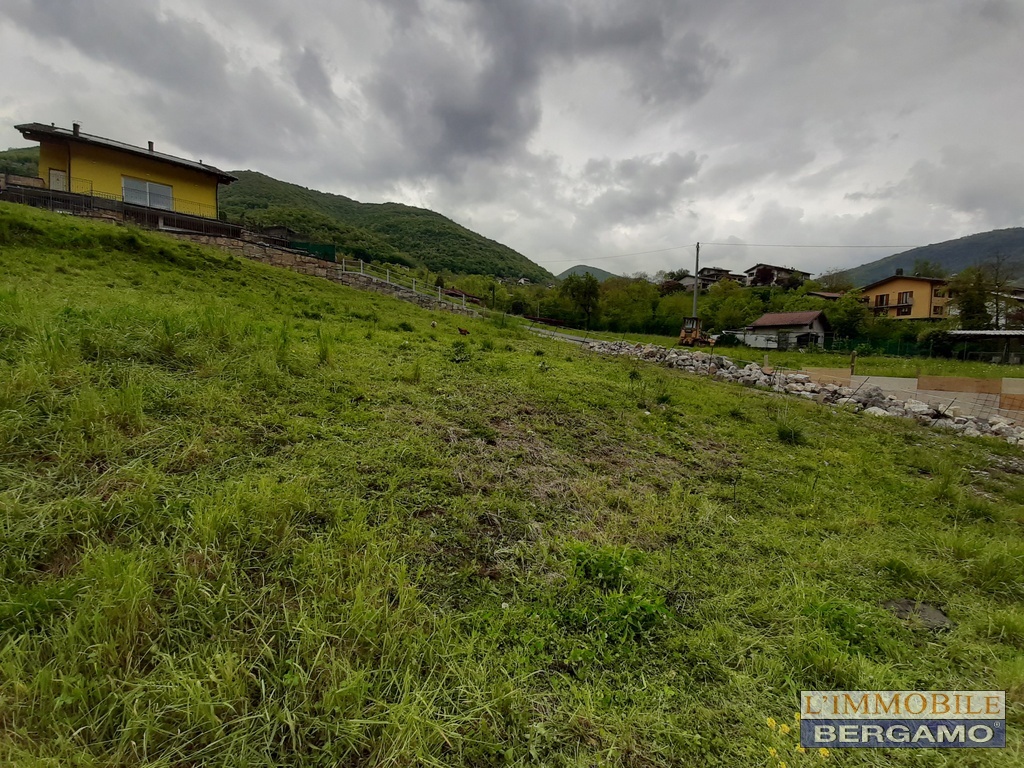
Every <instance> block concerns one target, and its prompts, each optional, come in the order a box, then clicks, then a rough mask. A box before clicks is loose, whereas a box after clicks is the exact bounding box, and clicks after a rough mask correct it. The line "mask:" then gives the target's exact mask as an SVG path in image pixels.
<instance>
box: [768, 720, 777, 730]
mask: <svg viewBox="0 0 1024 768" xmlns="http://www.w3.org/2000/svg"><path fill="white" fill-rule="evenodd" d="M775 726H776V722H775V718H774V717H769V718H768V727H769V728H775Z"/></svg>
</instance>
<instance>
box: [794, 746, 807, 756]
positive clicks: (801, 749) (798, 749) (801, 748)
mask: <svg viewBox="0 0 1024 768" xmlns="http://www.w3.org/2000/svg"><path fill="white" fill-rule="evenodd" d="M796 751H797V752H799V753H800V754H801V755H802V754H804V753H805V752H807V750H806V749H804V748H803V747H797V748H796Z"/></svg>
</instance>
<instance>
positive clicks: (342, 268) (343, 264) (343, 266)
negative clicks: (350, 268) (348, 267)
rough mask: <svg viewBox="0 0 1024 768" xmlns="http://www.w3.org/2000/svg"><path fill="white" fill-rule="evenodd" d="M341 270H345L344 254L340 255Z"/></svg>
mask: <svg viewBox="0 0 1024 768" xmlns="http://www.w3.org/2000/svg"><path fill="white" fill-rule="evenodd" d="M341 271H342V272H344V271H345V257H344V256H342V257H341Z"/></svg>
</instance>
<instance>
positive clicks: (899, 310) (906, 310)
mask: <svg viewBox="0 0 1024 768" xmlns="http://www.w3.org/2000/svg"><path fill="white" fill-rule="evenodd" d="M910 312H911V309H910V307H907V306H902V307H896V315H897V316H898V317H906V316H907V315H909V314H910Z"/></svg>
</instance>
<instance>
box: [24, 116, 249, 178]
mask: <svg viewBox="0 0 1024 768" xmlns="http://www.w3.org/2000/svg"><path fill="white" fill-rule="evenodd" d="M14 127H15V128H16V129H17V130H19V131H21V135H22V136H24V137H25V138H26V139H28V140H29V141H43V140H44V139H61V140H64V141H73V142H77V143H79V144H89V145H91V146H94V147H103V148H105V149H113V150H115V151H118V152H127V153H129V154H132V155H138V156H140V157H148V158H150V159H151V160H159V161H160V162H162V163H168V164H170V165H176V166H178V167H179V168H188V169H190V170H193V171H198V172H199V173H205V174H209V175H210V176H216V177H217V181H219V182H221V183H224V184H230V183H231V182H233V181H238V177H237V176H232V175H231V174H230V173H227V172H225V171H222V170H220V168H214V167H213V166H212V165H206V164H205V163H198V162H196V161H194V160H186V159H184V158H182V157H175V156H174V155H165V154H163V153H162V152H150V151H149V150H148V149H146V148H144V147H136V146H133V145H131V144H124V143H123V142H120V141H114V140H113V139H105V138H103V137H102V136H93V135H92V134H89V133H82V132H81V131H79V132H78V133H77V134H76V133H75V131H74V129H72V130H68V129H67V128H57V127H56V126H53V125H44V124H43V123H23V124H22V125H16V126H14Z"/></svg>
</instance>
